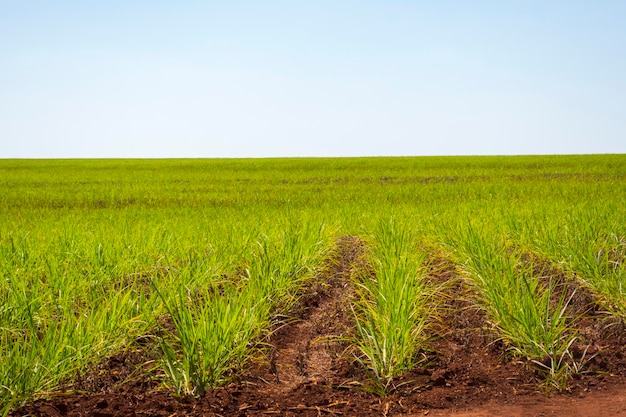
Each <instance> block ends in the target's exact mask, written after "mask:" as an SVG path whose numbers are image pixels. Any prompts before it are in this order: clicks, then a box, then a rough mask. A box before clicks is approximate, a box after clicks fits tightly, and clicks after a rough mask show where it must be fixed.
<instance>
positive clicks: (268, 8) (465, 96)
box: [0, 0, 626, 158]
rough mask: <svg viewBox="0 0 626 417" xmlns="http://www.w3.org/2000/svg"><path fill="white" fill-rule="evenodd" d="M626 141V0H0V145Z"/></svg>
mask: <svg viewBox="0 0 626 417" xmlns="http://www.w3.org/2000/svg"><path fill="white" fill-rule="evenodd" d="M555 153H558V154H560V153H626V1H623V0H620V1H602V0H598V1H591V0H588V1H576V0H569V1H559V0H550V1H548V0H541V1H531V0H529V1H516V0H494V1H489V0H473V1H468V0H457V1H449V0H436V1H435V0H433V1H409V0H406V1H398V0H395V1H394V0H389V1H383V0H379V1H367V0H359V1H356V0H355V1H341V0H315V1H306V2H305V1H295V0H293V1H272V0H270V1H261V0H259V1H220V2H217V1H197V2H191V1H180V2H178V1H167V2H165V1H133V0H125V1H78V0H76V1H67V0H57V1H48V0H46V1H30V0H23V1H22V0H20V1H1V2H0V158H14V157H33V158H44V157H265V156H276V157H279V156H352V155H475V154H482V155H487V154H555Z"/></svg>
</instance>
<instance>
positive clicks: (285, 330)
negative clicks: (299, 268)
mask: <svg viewBox="0 0 626 417" xmlns="http://www.w3.org/2000/svg"><path fill="white" fill-rule="evenodd" d="M363 252H364V247H363V244H362V242H360V241H359V240H358V239H357V238H351V237H346V238H342V239H341V240H340V241H339V244H338V250H337V252H336V256H335V257H334V259H333V260H332V262H331V263H330V264H329V268H327V271H326V272H325V273H324V274H322V275H321V276H320V277H318V278H319V279H318V280H317V282H316V283H315V284H314V285H313V286H312V288H310V289H309V291H308V292H307V293H306V294H304V295H303V297H302V299H301V303H300V305H299V306H298V307H297V308H296V309H295V311H294V312H293V317H292V318H291V319H290V320H287V322H286V324H284V325H282V326H281V327H279V328H278V329H277V330H276V331H275V332H273V334H272V336H271V338H270V340H268V341H267V343H268V346H271V347H270V348H268V349H266V351H265V352H264V353H263V354H262V355H260V357H259V358H257V360H255V361H254V362H253V363H252V364H251V365H250V367H249V368H248V370H247V371H246V372H245V373H244V374H243V375H242V376H240V378H239V379H238V380H237V381H234V382H232V383H231V384H230V385H228V386H226V387H223V388H219V389H215V390H212V391H209V392H207V393H206V394H205V395H204V396H203V397H201V398H176V397H174V396H172V395H171V394H170V393H169V392H168V391H166V390H164V389H162V388H160V386H159V384H158V382H157V381H155V380H154V378H151V377H150V375H151V372H150V369H151V367H152V365H151V361H150V357H151V353H150V352H149V349H150V341H145V340H140V341H138V343H137V348H136V349H134V350H130V351H128V352H125V353H120V354H118V355H115V356H113V357H111V358H109V359H108V360H106V361H104V362H103V363H102V364H100V365H98V366H97V367H95V368H94V369H93V370H92V371H91V372H90V373H88V374H86V375H85V376H83V377H81V378H78V379H77V380H76V381H75V382H74V383H73V385H72V386H71V387H69V386H68V387H67V388H68V390H67V392H69V393H59V394H57V395H52V396H49V397H48V398H43V399H39V400H37V401H35V402H33V403H31V404H28V405H26V406H24V407H22V408H21V409H18V410H15V411H13V412H12V413H11V414H10V415H11V416H25V415H33V416H65V415H68V416H96V417H111V416H170V417H171V416H273V415H276V416H395V415H403V416H425V415H426V416H458V417H471V416H485V415H489V416H599V417H605V416H626V388H625V387H626V385H625V383H626V349H625V348H624V343H623V342H624V333H625V332H624V327H623V324H622V323H621V322H615V321H613V322H611V321H609V320H608V319H605V318H604V317H603V315H602V314H601V313H599V312H597V311H595V310H594V311H593V312H592V314H590V315H589V316H588V317H586V318H584V319H580V320H578V321H577V325H578V326H579V328H580V331H581V334H582V335H583V339H584V342H585V343H587V344H588V345H589V346H591V347H590V348H589V352H590V353H589V357H591V356H592V355H595V356H593V357H592V358H590V360H589V361H588V363H587V364H586V368H585V369H586V370H587V372H586V373H582V374H579V375H576V377H575V378H574V379H573V380H572V381H571V383H570V384H569V387H568V389H567V390H564V391H562V392H558V391H551V392H550V393H547V392H546V390H545V389H544V388H543V387H542V384H541V380H542V375H541V372H539V371H538V370H537V367H536V366H533V365H532V363H529V362H527V361H524V360H517V359H515V358H512V357H511V356H510V355H509V354H508V353H507V351H506V346H503V344H502V343H501V342H499V341H497V340H496V339H495V338H494V334H493V331H492V329H491V328H490V326H489V324H488V322H487V321H486V319H485V317H484V315H483V313H482V312H481V311H480V310H479V309H477V308H476V307H475V303H474V302H472V294H471V291H470V289H468V288H467V287H466V286H465V284H464V282H463V280H462V279H461V278H460V277H459V274H458V273H457V271H456V269H455V266H454V265H453V264H452V263H451V262H450V261H448V260H447V259H446V257H445V256H443V255H436V256H432V258H431V261H430V263H429V265H430V270H429V275H430V279H431V281H432V282H433V283H434V284H435V285H439V286H440V287H441V291H440V294H441V299H440V303H441V305H442V307H443V308H441V309H440V316H439V317H434V319H435V320H434V322H436V323H437V324H436V325H435V326H434V328H433V330H434V331H435V333H436V337H434V338H433V340H432V343H431V345H430V347H429V349H428V350H425V351H424V352H420V354H421V355H423V356H424V357H425V358H426V360H425V361H424V362H423V364H422V365H421V366H420V367H418V368H416V369H415V370H413V371H412V372H410V373H408V374H407V375H405V376H403V377H402V378H399V379H398V380H397V381H395V385H394V386H393V387H392V392H391V394H390V395H389V396H388V397H386V398H381V397H379V396H377V395H375V394H372V393H369V392H367V387H368V382H367V381H368V379H367V375H366V373H365V372H364V371H363V370H362V369H361V368H360V367H359V366H358V365H357V364H356V363H355V362H354V361H353V360H352V359H350V358H351V356H350V355H349V352H348V351H347V350H346V349H348V343H347V342H346V338H347V337H349V336H350V334H351V331H352V313H351V311H350V308H349V305H348V303H349V300H350V297H352V292H351V286H350V280H349V279H348V278H349V276H350V274H351V273H352V270H353V266H354V265H355V264H359V263H360V264H361V266H360V267H361V268H363V267H364V266H363V262H364V261H363V260H362V255H363Z"/></svg>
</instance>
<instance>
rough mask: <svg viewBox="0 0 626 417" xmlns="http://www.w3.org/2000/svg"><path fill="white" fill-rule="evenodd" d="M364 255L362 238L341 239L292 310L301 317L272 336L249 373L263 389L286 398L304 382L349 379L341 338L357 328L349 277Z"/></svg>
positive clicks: (319, 382)
mask: <svg viewBox="0 0 626 417" xmlns="http://www.w3.org/2000/svg"><path fill="white" fill-rule="evenodd" d="M363 253H364V246H363V244H362V242H361V241H360V240H359V239H358V238H356V237H351V236H344V237H341V238H339V240H338V243H337V249H336V251H335V252H334V253H333V255H332V256H331V259H330V260H329V262H328V265H327V266H326V268H324V271H323V273H322V274H321V275H319V276H318V277H317V278H316V282H315V283H314V284H313V285H312V287H311V288H310V289H309V290H308V291H307V293H306V294H304V295H303V296H302V298H301V299H300V302H299V306H298V307H296V309H295V310H296V311H295V312H294V314H295V315H296V316H298V318H297V319H295V320H292V321H291V322H288V323H287V324H285V325H283V326H282V327H281V328H279V329H277V330H276V331H275V332H274V333H273V334H272V336H271V338H270V340H269V345H271V347H270V348H269V350H268V353H267V357H266V358H265V360H264V361H263V362H264V363H261V364H260V366H258V367H257V369H256V370H253V371H252V372H251V373H250V375H249V377H251V378H252V379H253V380H254V379H258V380H260V381H263V382H264V384H261V385H260V386H259V388H260V391H262V392H267V393H268V394H272V395H278V396H284V395H288V394H289V393H290V392H292V391H294V390H295V389H296V388H298V387H300V386H303V385H306V384H313V385H316V384H325V385H337V384H341V383H342V382H345V380H346V378H349V376H350V367H351V366H350V363H349V361H348V360H347V359H346V357H345V355H343V353H344V350H345V349H346V347H347V342H345V341H342V338H344V339H345V337H347V336H348V335H349V334H350V332H351V329H352V327H353V324H352V315H351V311H350V306H349V303H350V299H351V297H352V285H351V275H352V273H353V268H354V265H356V264H359V263H362V262H363V260H362V256H363ZM263 385H265V386H263Z"/></svg>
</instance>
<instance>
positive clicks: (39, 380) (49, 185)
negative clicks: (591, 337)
mask: <svg viewBox="0 0 626 417" xmlns="http://www.w3.org/2000/svg"><path fill="white" fill-rule="evenodd" d="M625 177H626V156H624V155H588V156H541V157H538V156H520V157H419V158H409V157H407V158H329V159H316V158H294V159H246V160H237V159H219V160H176V159H168V160H3V161H0V219H1V221H0V410H4V412H8V411H7V410H9V409H10V408H12V407H14V406H15V405H17V404H20V403H21V402H23V401H26V400H29V399H31V398H33V397H36V396H38V395H43V394H45V393H46V392H50V391H53V390H55V389H57V388H58V385H59V384H60V382H61V381H66V380H68V379H69V378H71V376H72V375H74V374H75V373H76V372H81V371H83V370H84V369H85V368H86V367H87V366H88V365H90V364H93V363H97V362H98V361H100V360H102V359H103V358H104V357H106V355H109V354H111V353H112V352H115V351H118V350H120V349H124V348H125V347H126V346H127V345H129V344H130V343H132V342H133V340H134V339H135V338H136V337H138V336H145V335H150V334H154V333H155V328H156V326H157V323H160V320H161V319H162V318H163V317H164V316H169V317H170V318H171V321H172V322H173V324H174V328H173V329H171V331H169V330H168V331H167V332H165V335H164V336H163V340H160V346H162V349H161V350H162V354H163V361H162V362H161V363H162V364H163V367H164V370H165V369H170V370H169V371H166V372H167V373H168V375H169V376H168V379H167V381H168V382H167V383H168V384H170V385H171V386H173V387H175V388H174V389H175V390H177V391H179V392H180V393H187V394H194V395H195V394H197V393H200V392H201V391H202V389H204V388H202V387H206V386H210V385H212V384H214V383H217V384H219V383H222V382H223V381H225V380H227V379H228V377H229V375H230V372H233V371H234V370H236V369H237V368H238V367H240V366H242V364H243V363H245V361H246V358H247V357H249V355H250V351H249V349H250V348H254V346H255V344H256V343H257V341H258V338H259V335H260V334H259V333H258V332H248V330H245V329H246V328H247V327H246V326H251V323H256V324H255V326H256V325H260V326H263V327H262V328H263V329H267V326H268V325H270V324H271V322H272V317H274V316H275V315H276V314H282V313H284V312H285V311H287V310H288V309H289V306H290V305H291V304H292V303H293V301H294V300H295V299H296V297H297V294H298V288H300V286H301V285H304V283H305V282H306V279H307V278H309V277H310V276H311V275H312V272H311V271H313V270H315V268H316V265H318V263H319V261H320V259H322V258H323V257H324V251H325V250H327V249H328V248H329V247H330V246H331V245H330V240H331V239H332V236H333V235H338V234H344V235H360V236H369V235H371V234H372V233H373V231H376V230H377V232H376V233H377V236H378V237H376V238H375V240H374V244H373V245H374V247H373V249H372V250H373V252H372V265H373V266H374V267H375V268H378V270H379V273H380V276H381V277H390V278H389V280H390V281H389V282H396V281H393V280H394V279H396V278H391V277H395V276H413V275H414V272H415V269H416V268H417V273H416V274H415V276H418V277H420V276H421V275H420V274H421V273H422V272H421V269H419V268H418V267H417V264H418V263H419V259H418V258H419V256H420V255H419V250H417V249H416V248H415V245H416V244H415V242H416V240H417V241H423V240H426V241H435V242H436V241H446V240H449V239H447V238H446V235H448V234H450V233H449V232H450V230H457V229H460V230H462V229H464V228H465V227H466V226H467V225H468V223H469V222H470V220H471V221H473V222H475V223H476V224H485V225H492V226H493V227H491V228H488V229H486V230H484V233H483V234H480V235H478V236H474V238H475V240H469V241H468V242H469V243H468V244H469V245H470V246H469V247H466V248H461V247H454V244H453V247H452V251H457V252H458V253H465V254H468V253H469V254H472V253H476V252H477V251H478V252H479V253H478V255H480V256H482V258H480V257H475V258H476V259H473V260H471V261H472V262H474V265H473V266H472V264H471V262H469V261H468V260H467V259H464V260H463V262H464V263H465V264H466V265H467V266H468V267H471V268H473V269H474V270H475V271H492V272H494V273H493V274H491V272H490V274H491V275H490V276H495V275H498V274H500V272H498V271H500V270H499V269H497V268H501V269H502V270H503V271H510V273H509V272H506V274H500V275H506V276H509V275H510V276H511V277H510V279H511V284H510V285H509V284H508V283H506V284H502V285H503V288H501V289H500V290H498V291H501V292H502V295H503V297H501V299H502V300H504V301H502V305H501V308H502V313H501V314H499V315H497V314H498V313H497V312H495V311H494V312H493V316H492V317H494V322H497V323H506V322H509V323H517V327H520V328H521V330H519V332H520V333H523V332H522V330H523V328H524V326H520V323H518V322H522V323H524V322H526V321H530V320H531V318H526V317H525V316H519V317H518V316H517V315H515V314H516V313H515V311H518V310H523V311H524V312H525V314H528V315H529V316H533V317H535V318H533V319H532V320H534V321H535V322H536V323H537V324H536V325H533V326H527V327H528V329H527V330H524V332H525V334H526V336H524V337H525V338H527V339H531V340H532V339H533V338H535V340H539V339H541V340H539V342H538V343H539V345H540V346H543V347H542V348H540V349H539V351H541V349H543V350H545V355H547V356H549V357H550V358H552V359H553V360H554V362H555V363H556V364H557V365H554V366H552V365H550V368H551V369H565V368H563V367H562V366H561V365H558V363H559V361H560V357H561V356H562V353H563V350H564V349H565V347H566V346H567V344H568V343H569V341H570V340H571V337H573V336H575V332H573V331H571V329H568V330H566V331H564V330H563V326H564V324H563V323H564V320H563V318H564V317H565V314H564V313H562V311H563V309H562V308H561V307H563V306H566V305H567V303H568V302H569V300H567V299H562V300H560V301H559V302H558V303H557V306H556V307H555V306H554V305H552V306H551V307H549V308H548V307H546V304H547V302H546V300H547V298H550V297H551V298H552V299H553V300H554V298H555V297H552V296H551V295H550V292H551V291H552V290H551V287H550V285H549V284H548V285H539V284H537V283H536V282H535V278H536V277H535V276H534V274H533V273H532V271H531V270H530V266H524V263H523V262H521V263H520V262H519V261H520V259H519V256H518V255H515V254H509V255H510V256H509V255H507V256H500V252H501V251H502V250H503V248H502V247H501V246H498V245H500V243H498V242H503V241H504V239H508V240H509V241H511V242H512V243H513V244H514V246H515V247H520V248H521V247H524V248H529V249H530V250H532V251H537V252H539V253H541V255H542V256H544V257H545V258H546V259H549V260H550V261H551V262H554V263H556V264H558V265H559V267H562V268H563V269H565V270H567V271H569V272H570V273H571V274H572V275H573V276H574V277H575V279H577V280H579V281H580V282H581V283H582V284H583V285H585V286H587V287H589V288H590V289H592V290H593V292H594V293H596V294H599V296H600V297H601V299H602V300H603V303H604V305H605V306H606V309H607V310H609V311H611V312H612V313H613V314H617V315H620V316H622V317H623V316H624V314H625V313H624V311H625V310H626V308H625V307H624V305H625V302H624V298H625V295H624V286H625V283H624V279H625V277H624V265H625V262H624V261H623V259H624V236H626V230H624V225H625V224H626V181H624V179H625ZM389 218H394V219H395V225H394V226H393V228H392V229H393V233H391V231H390V230H388V231H387V232H384V231H383V230H384V227H382V228H381V226H380V222H381V219H383V221H384V222H386V221H387V219H389ZM323 225H326V226H323ZM329 225H333V226H332V228H329ZM388 232H389V233H388ZM386 233H387V234H386ZM385 236H387V237H385ZM389 236H393V238H391V237H389ZM460 236H464V235H463V232H461V235H460ZM466 237H467V236H466ZM395 239H398V240H399V241H401V242H404V243H402V244H399V243H398V244H396V243H390V242H389V241H390V240H391V241H393V240H395ZM490 242H491V243H490ZM494 242H495V243H494ZM394 245H396V246H394ZM397 245H400V246H397ZM472 245H473V246H474V247H472ZM490 245H495V246H493V247H491V246H490ZM385 248H386V249H385ZM408 248H412V249H411V250H409V249H408ZM413 249H416V250H415V251H414V252H411V251H412V250H413ZM480 251H485V252H484V253H482V254H481V253H480ZM408 252H410V253H411V254H412V255H410V256H409V255H407V258H406V260H403V261H402V262H399V261H398V260H397V259H396V258H397V257H398V256H400V257H401V256H404V255H402V254H404V253H408ZM494 252H495V253H496V255H498V256H494V257H492V258H491V259H490V257H491V255H489V254H490V253H494ZM483 255H484V256H483ZM472 257H473V255H472ZM403 259H404V258H403ZM403 262H404V263H403ZM478 262H480V264H479V263H478ZM490 262H492V263H494V262H495V263H496V265H490ZM497 263H499V264H497ZM512 271H515V274H513V272H512ZM496 272H497V273H496ZM474 276H475V277H476V279H477V281H476V282H480V279H479V278H480V277H483V278H485V277H486V275H485V273H484V272H480V274H474ZM385 279H387V278H382V280H377V281H375V282H368V281H367V280H366V279H365V278H363V282H362V285H361V286H360V287H359V288H360V297H361V298H360V301H359V306H355V313H356V314H357V316H358V317H359V323H360V324H359V326H361V327H360V331H362V332H363V333H362V334H363V338H364V340H367V343H366V342H363V343H362V347H363V348H364V349H366V346H367V345H368V344H370V345H371V347H369V348H367V349H370V350H369V351H368V352H369V353H367V354H364V355H363V356H361V357H362V358H363V360H364V364H366V365H367V366H368V367H369V366H372V365H371V364H372V363H374V361H373V360H370V359H367V358H368V357H370V356H371V357H372V358H374V357H375V356H376V355H378V356H380V357H381V358H384V361H383V362H384V363H386V364H392V368H393V367H397V368H394V369H407V368H409V367H410V366H412V364H414V363H415V361H416V360H418V358H416V357H415V350H413V349H414V348H411V347H406V346H410V345H411V343H406V344H404V341H410V340H413V339H414V338H417V339H420V338H421V337H422V336H419V337H416V334H415V329H419V328H421V327H420V326H421V325H422V324H420V322H419V320H418V319H417V317H422V316H423V315H422V316H420V314H413V315H411V313H408V310H405V309H404V307H397V308H398V311H400V312H402V314H403V315H404V316H405V318H404V319H403V320H405V321H404V322H405V323H407V324H406V325H405V326H406V327H402V326H400V325H399V324H398V323H399V322H400V321H399V319H397V318H396V316H394V318H393V320H394V321H390V320H389V319H386V318H384V317H385V314H387V313H381V312H380V311H381V310H379V308H387V307H386V306H385V301H383V300H384V299H386V298H388V299H389V300H391V299H395V298H394V297H399V299H402V297H405V299H406V297H408V298H411V297H413V299H421V298H420V297H421V295H416V294H415V293H414V292H415V291H417V289H418V288H419V286H418V284H415V285H414V281H412V280H408V283H404V282H403V283H402V285H397V284H393V285H391V286H390V287H389V286H387V287H386V286H385V285H386V284H384V282H383V281H384V280H385ZM415 282H416V283H420V282H422V280H420V279H418V280H416V281H415ZM379 284H380V285H381V287H380V288H379V287H377V285H379ZM419 285H421V284H419ZM509 287H514V288H516V289H515V290H512V289H511V288H509ZM156 288H158V292H159V293H160V296H159V294H158V293H157V291H156V290H155V289H156ZM494 291H495V290H494ZM512 291H518V292H519V293H520V294H527V295H528V296H527V297H525V298H523V297H521V298H519V299H517V298H516V299H515V300H507V297H508V298H512V297H517V295H515V294H517V293H514V292H513V293H512ZM387 292H389V295H385V297H386V298H385V297H381V294H387ZM218 293H224V294H228V296H227V297H226V298H224V297H223V296H222V297H221V298H220V297H218V296H217V294H218ZM507 294H508V295H507ZM487 295H488V294H485V295H484V299H485V300H486V299H487ZM253 296H254V297H253ZM490 296H493V297H495V295H490ZM557 298H558V297H557ZM198 300H205V301H206V300H211V302H210V303H207V302H204V303H199V302H198ZM226 301H230V303H228V302H226ZM513 303H518V304H519V305H517V304H513ZM520 303H527V304H523V305H522V304H520ZM392 305H393V303H392V302H391V301H390V305H389V307H390V308H392V307H391V306H392ZM400 305H403V306H404V305H405V304H400ZM559 306H561V307H559ZM229 309H230V310H229ZM212 315H213V316H215V315H220V316H219V317H220V320H216V321H213V320H208V319H206V317H209V316H212ZM235 316H236V319H235ZM229 317H230V318H231V319H228V318H229ZM365 317H369V318H368V319H367V320H366V319H365ZM496 317H499V318H498V319H497V320H496ZM537 318H540V319H537ZM386 320H387V321H388V322H386ZM542 320H543V321H542ZM229 322H233V324H232V329H239V330H237V331H239V332H240V335H239V336H237V337H235V336H232V335H233V334H234V333H235V330H226V329H227V328H228V326H227V324H228V323H229ZM218 323H223V324H220V325H219V326H218ZM258 323H260V324H258ZM541 323H543V324H541ZM508 325H509V324H507V326H508ZM510 325H511V326H513V324H510ZM385 326H387V329H385ZM394 326H395V327H394ZM505 327H506V326H505ZM392 328H395V329H396V330H397V329H400V330H401V331H397V332H392V331H391V329H392ZM409 328H410V330H409ZM218 329H222V330H218ZM262 331H266V330H262ZM185 332H188V334H187V335H185V334H184V333H185ZM220 332H221V333H220ZM516 332H517V331H516ZM542 332H543V333H546V334H547V335H548V336H546V337H547V338H548V339H547V340H546V339H542V337H543V336H540V334H543V333H542ZM396 333H397V334H396ZM426 333H427V332H426ZM426 333H423V334H426ZM550 333H552V335H550ZM212 334H215V335H214V336H211V335H212ZM219 334H222V336H220V337H222V339H219V340H226V339H227V338H229V337H230V338H231V339H232V340H234V341H233V342H232V343H235V344H236V346H237V347H236V348H232V349H231V350H232V351H233V352H236V353H235V354H234V356H233V357H232V358H231V359H228V358H226V359H224V357H223V356H220V355H221V353H219V352H218V350H217V349H215V348H212V347H211V346H212V345H211V344H210V342H209V340H211V338H212V337H217V335H219ZM420 334H421V333H420ZM504 334H505V333H503V335H504ZM198 335H199V336H200V340H205V341H204V342H201V343H198V342H197V341H196V336H198ZM228 335H231V336H228ZM384 335H386V336H384ZM559 335H561V336H559ZM503 337H506V338H507V339H511V340H512V341H513V340H515V339H516V338H518V337H521V336H516V335H514V334H513V333H511V334H506V336H503ZM237 338H238V339H237ZM394 338H397V339H399V340H394ZM229 343H230V342H229ZM390 343H393V344H395V343H399V344H400V345H402V346H405V347H402V348H399V350H398V352H402V353H398V354H396V353H394V355H393V356H394V357H396V358H405V357H406V358H409V359H406V360H407V362H406V363H404V364H401V362H402V361H403V360H405V359H402V360H401V359H390V358H391V356H389V354H390V352H391V351H390V349H391V348H390V347H388V346H391V345H390ZM420 343H422V342H420ZM523 345H524V346H530V347H528V349H531V347H532V345H533V344H532V343H526V342H524V344H523ZM232 346H234V345H232ZM512 346H522V343H519V344H518V342H515V343H513V342H512ZM240 347H241V349H242V350H241V352H243V353H239V350H238V349H239V348H240ZM244 347H245V349H244ZM394 349H395V348H394ZM524 349H526V348H524ZM533 349H537V348H533ZM211 351H214V352H217V353H216V354H215V357H216V358H220V357H221V358H222V359H216V358H213V359H211V358H209V357H208V356H211V355H212V354H211V355H207V354H206V352H211ZM376 351H378V352H379V353H380V354H379V353H376ZM409 352H412V353H409ZM533 355H534V356H535V357H538V355H539V354H538V353H534V354H533ZM543 359H544V358H541V360H543ZM565 359H567V358H565ZM565 359H564V361H565V362H567V363H569V362H568V360H565ZM211 361H213V362H211ZM399 363H400V364H399ZM542 363H544V362H542ZM398 364H399V365H398ZM377 366H378V365H377ZM386 366H387V365H384V366H383V365H381V366H380V367H378V368H376V369H377V371H375V372H377V373H378V375H377V376H376V378H378V380H380V381H382V384H383V385H385V384H387V383H388V381H389V378H390V377H391V378H393V375H397V372H401V371H399V370H398V371H395V370H394V371H391V370H389V369H391V368H385V367H386ZM372 369H373V367H372ZM185 378H187V380H188V381H190V380H191V378H195V380H196V382H180V383H179V382H176V381H184V380H185Z"/></svg>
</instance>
